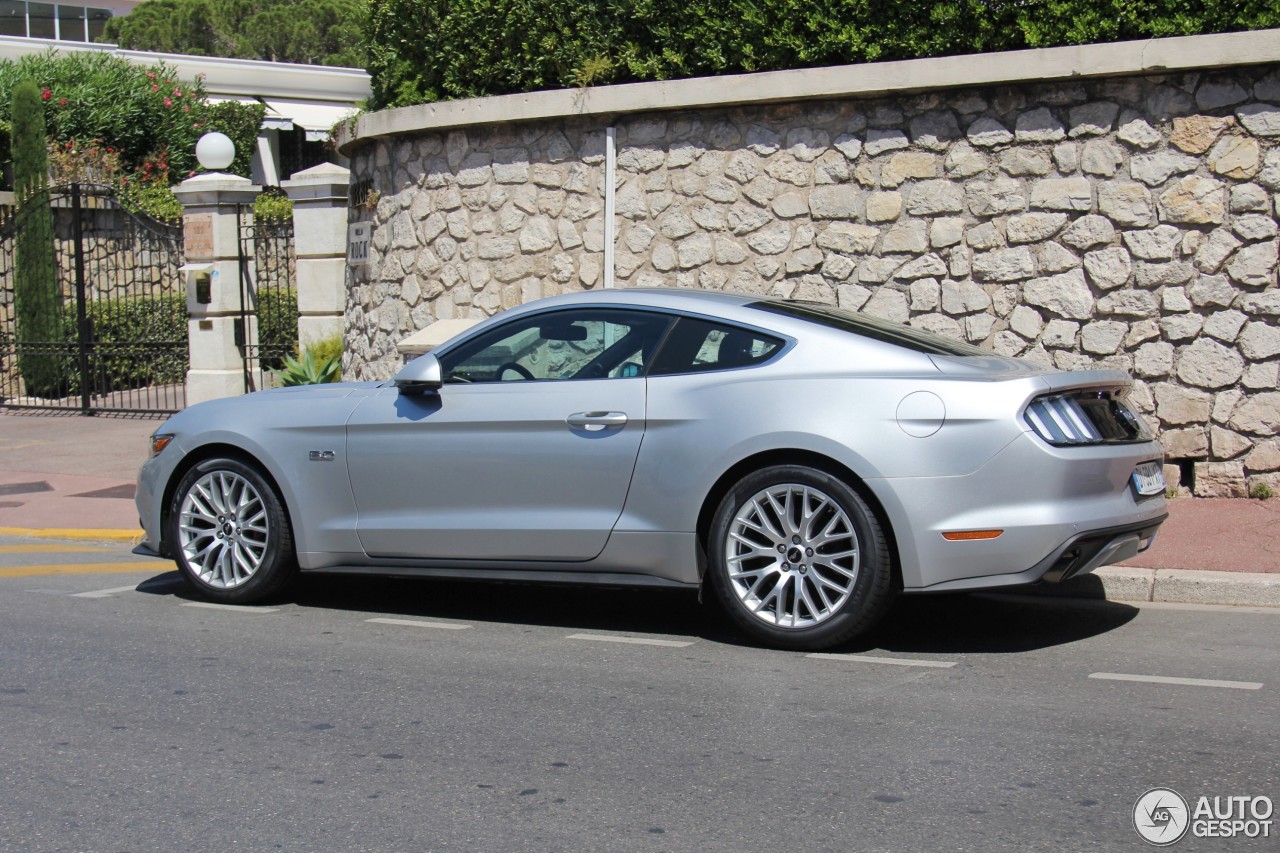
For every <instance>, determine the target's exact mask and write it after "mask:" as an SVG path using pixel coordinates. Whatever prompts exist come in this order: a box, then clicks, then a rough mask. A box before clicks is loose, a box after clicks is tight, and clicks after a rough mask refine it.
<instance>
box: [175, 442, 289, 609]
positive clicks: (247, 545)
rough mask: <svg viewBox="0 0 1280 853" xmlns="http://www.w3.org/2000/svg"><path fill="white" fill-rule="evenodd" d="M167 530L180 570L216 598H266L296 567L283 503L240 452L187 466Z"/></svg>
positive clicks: (195, 584)
mask: <svg viewBox="0 0 1280 853" xmlns="http://www.w3.org/2000/svg"><path fill="white" fill-rule="evenodd" d="M169 536H170V541H171V542H172V543H173V548H174V553H175V557H176V561H177V564H178V568H179V569H181V570H182V574H183V575H184V576H185V577H186V578H187V580H188V581H189V582H190V583H191V584H192V585H193V586H194V587H195V588H196V589H197V590H199V591H200V592H201V593H202V594H204V595H206V596H208V597H210V598H215V599H218V600H219V601H236V602H249V601H257V600H259V599H262V598H266V597H267V596H269V595H271V594H273V593H275V592H277V591H278V590H279V589H280V588H281V587H283V586H284V585H285V584H286V583H288V581H289V580H290V579H291V578H292V577H293V574H294V569H295V561H294V554H293V542H292V537H291V535H290V530H289V522H288V519H287V518H286V517H285V513H284V507H283V504H282V503H281V501H280V498H279V496H278V495H277V494H276V492H275V489H274V488H272V486H271V484H270V483H268V482H267V481H266V480H265V479H264V478H263V476H262V475H261V474H260V473H258V471H256V470H255V469H254V468H252V467H250V466H248V465H246V464H245V463H243V462H241V461H239V460H237V459H209V460H206V461H204V462H201V463H200V464H199V465H197V466H195V467H194V468H192V469H191V470H190V471H188V472H187V473H186V476H184V477H183V478H182V481H181V482H180V483H179V484H178V488H177V489H176V490H175V492H174V497H173V504H172V506H171V508H170V512H169Z"/></svg>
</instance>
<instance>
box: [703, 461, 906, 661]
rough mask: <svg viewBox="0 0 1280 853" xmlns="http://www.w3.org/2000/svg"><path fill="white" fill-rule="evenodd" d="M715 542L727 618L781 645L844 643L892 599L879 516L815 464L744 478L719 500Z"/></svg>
mask: <svg viewBox="0 0 1280 853" xmlns="http://www.w3.org/2000/svg"><path fill="white" fill-rule="evenodd" d="M708 544H709V548H708V551H709V554H710V566H709V569H708V570H709V571H710V572H711V582H712V585H713V587H714V588H715V589H716V592H717V593H718V595H719V598H720V601H721V604H722V605H723V606H724V608H725V609H726V611H727V612H728V613H729V616H730V617H731V618H732V619H733V620H734V621H735V622H736V623H737V624H738V625H740V626H741V627H742V628H743V629H745V630H746V631H748V632H749V633H751V634H754V635H755V636H757V637H760V638H762V639H764V640H766V641H768V642H770V643H772V644H774V645H777V646H782V647H784V648H795V649H814V648H822V647H826V646H831V645H835V644H837V643H841V642H844V641H845V640H847V639H849V638H851V637H853V636H854V635H855V634H858V633H861V632H862V631H865V630H866V629H868V628H870V627H871V626H872V625H873V624H874V623H875V622H876V621H877V620H878V619H879V618H880V616H881V615H882V614H883V613H884V610H885V608H886V607H887V606H888V604H889V602H890V601H891V600H892V594H893V583H892V572H891V569H890V562H889V552H888V547H887V545H886V543H885V537H884V533H883V531H882V530H881V529H880V524H879V522H878V521H877V519H876V517H875V514H874V513H873V512H871V509H870V508H869V507H868V506H867V504H866V502H865V501H863V499H862V498H861V497H860V496H859V495H858V494H857V492H855V491H853V490H852V489H850V488H849V487H848V486H846V485H845V484H844V483H843V482H841V481H840V480H838V479H837V478H835V477H832V476H831V475H829V474H826V473H824V472H822V471H818V470H816V469H813V468H808V467H804V466H798V465H784V466H777V467H774V468H766V469H764V470H761V471H757V472H755V473H753V474H751V475H749V476H747V477H745V478H744V479H743V480H741V481H740V482H739V483H738V484H737V485H736V486H734V488H733V489H732V490H731V491H730V492H729V494H728V495H726V496H725V498H724V500H723V501H722V502H721V504H720V508H719V510H718V511H717V512H716V516H715V520H714V522H713V524H712V528H711V541H710V542H709V543H708Z"/></svg>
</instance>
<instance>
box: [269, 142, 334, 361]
mask: <svg viewBox="0 0 1280 853" xmlns="http://www.w3.org/2000/svg"><path fill="white" fill-rule="evenodd" d="M350 184H351V170H350V169H344V168H343V167H342V166H335V165H333V164H332V163H321V164H320V165H319V166H314V167H312V168H310V169H307V170H306V171H303V172H295V173H294V175H293V177H292V178H290V179H289V180H287V181H285V182H283V183H282V184H281V185H280V186H281V187H283V188H284V191H285V192H286V193H288V194H289V200H290V201H292V202H293V252H294V257H295V258H296V261H297V282H298V349H299V351H301V350H304V349H306V347H307V346H308V345H309V344H312V343H314V342H316V341H320V340H324V339H325V338H331V337H334V336H337V337H342V334H343V316H344V314H345V312H346V307H347V280H346V275H347V189H348V187H349V186H350Z"/></svg>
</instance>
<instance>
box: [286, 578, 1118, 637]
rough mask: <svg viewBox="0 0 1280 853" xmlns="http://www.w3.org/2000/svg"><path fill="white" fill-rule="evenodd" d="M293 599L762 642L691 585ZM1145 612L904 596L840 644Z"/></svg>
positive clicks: (337, 584) (329, 584)
mask: <svg viewBox="0 0 1280 853" xmlns="http://www.w3.org/2000/svg"><path fill="white" fill-rule="evenodd" d="M289 600H290V601H292V602H293V603H295V604H297V605H298V606H301V607H317V608H324V609H330V610H350V611H358V612H370V613H377V614H382V615H394V616H403V617H418V618H434V619H451V620H460V621H478V622H498V623H506V624H515V625H539V626H544V627H555V628H563V629H565V630H577V631H584V630H597V631H614V632H623V633H637V634H648V635H657V636H664V635H665V636H676V637H689V636H696V637H699V638H701V639H704V640H708V641H711V642H716V643H722V644H725V645H737V646H757V645H759V644H758V643H755V642H753V641H751V640H750V639H749V638H747V637H746V636H745V635H743V634H742V633H741V632H740V631H738V630H737V628H736V627H735V626H734V625H732V624H731V623H730V622H729V620H728V619H727V618H726V617H725V616H724V614H723V613H722V612H721V611H720V609H719V608H718V607H717V606H716V604H715V602H714V601H712V600H710V598H707V599H706V600H704V601H701V602H700V601H699V600H698V596H697V594H696V593H694V592H687V591H682V590H666V589H617V588H600V587H578V586H553V585H539V584H521V583H490V582H473V581H459V580H438V579H415V578H376V577H363V576H361V577H343V576H335V575H304V576H303V577H302V578H301V579H300V580H299V582H298V583H297V584H296V585H295V586H294V588H293V590H292V591H291V592H290V594H289ZM1137 613H1138V610H1137V608H1134V607H1131V606H1129V605H1125V604H1118V603H1116V602H1109V601H1090V600H1085V599H1075V598H1070V599H1068V598H1057V597H1051V596H1027V595H1017V594H1014V595H999V594H990V593H988V594H954V595H933V596H901V597H899V598H898V600H897V601H896V602H895V603H894V604H893V606H892V608H891V609H890V611H889V613H888V614H887V615H886V617H885V619H884V620H883V621H882V622H881V623H880V625H879V626H877V627H876V628H875V629H873V630H872V631H871V632H869V633H867V634H865V635H863V636H862V637H859V638H856V639H855V640H853V641H851V642H850V643H846V644H844V645H843V646H841V647H839V648H836V649H831V651H843V652H868V651H873V650H880V651H889V652H902V653H936V654H959V653H965V652H970V653H985V654H1010V653H1017V652H1026V651H1032V650H1035V649H1041V648H1047V647H1052V646H1061V645H1066V644H1070V643H1074V642H1078V641H1081V640H1085V639H1088V638H1090V637H1094V636H1098V635H1100V634H1105V633H1108V632H1110V631H1114V630H1116V629H1117V628H1119V627H1121V626H1123V625H1125V624H1126V623H1128V622H1129V621H1131V620H1132V619H1133V618H1134V617H1135V616H1137Z"/></svg>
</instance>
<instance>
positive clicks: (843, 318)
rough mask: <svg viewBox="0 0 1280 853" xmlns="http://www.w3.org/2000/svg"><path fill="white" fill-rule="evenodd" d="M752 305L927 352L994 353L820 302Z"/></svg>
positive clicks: (981, 354) (960, 354)
mask: <svg viewBox="0 0 1280 853" xmlns="http://www.w3.org/2000/svg"><path fill="white" fill-rule="evenodd" d="M750 307H752V308H755V309H756V310H758V311H767V312H768V313H770V314H781V315H783V316H785V317H795V318H796V319H798V320H807V321H809V322H810V323H817V324H818V325H820V326H826V327H827V328H830V329H839V330H840V331H842V332H848V333H849V334H852V335H858V336H859V337H863V338H869V339H871V340H874V341H881V342H883V343H887V344H893V345H894V346H899V347H902V348H903V349H909V350H912V351H913V352H919V353H924V354H925V355H953V356H975V355H977V356H987V357H989V356H990V355H991V353H989V352H987V351H986V350H984V349H979V348H978V347H975V346H972V345H970V344H966V343H963V342H961V341H956V340H952V339H951V338H946V337H943V336H942V335H935V334H934V333H933V332H926V331H923V330H922V329H913V328H911V327H910V326H904V325H902V324H900V323H893V322H890V321H888V320H881V319H880V318H878V317H872V316H869V315H867V314H858V313H856V312H854V311H848V310H846V309H844V308H836V307H833V306H831V305H823V304H821V303H817V302H755V303H753V304H752V305H751V306H750Z"/></svg>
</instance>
